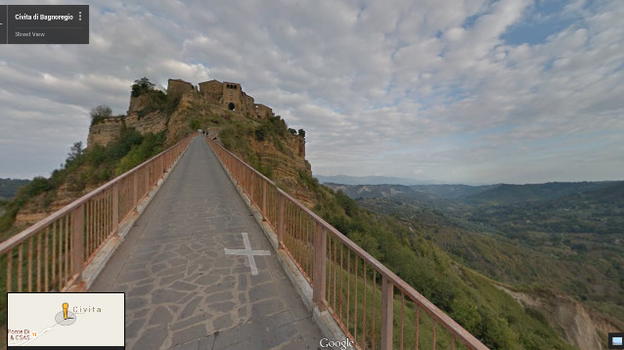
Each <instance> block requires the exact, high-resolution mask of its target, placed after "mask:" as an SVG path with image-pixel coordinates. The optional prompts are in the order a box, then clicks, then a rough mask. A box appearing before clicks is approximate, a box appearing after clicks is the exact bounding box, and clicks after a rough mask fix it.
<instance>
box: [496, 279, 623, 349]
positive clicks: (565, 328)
mask: <svg viewBox="0 0 624 350" xmlns="http://www.w3.org/2000/svg"><path fill="white" fill-rule="evenodd" d="M498 288H500V289H502V290H504V291H505V292H507V293H508V294H509V295H511V297H512V298H514V300H516V301H517V302H518V303H520V304H521V305H522V306H524V307H525V308H530V309H533V310H538V311H539V312H540V313H541V314H542V315H544V317H545V318H546V320H547V321H548V323H549V324H550V325H551V326H552V328H553V329H555V330H557V331H558V332H559V334H560V335H561V336H562V338H563V339H566V340H568V342H570V343H571V344H573V345H576V346H577V347H578V348H579V349H583V350H603V349H606V348H607V345H606V339H607V338H606V335H607V334H608V333H609V332H617V330H618V329H620V328H619V327H622V326H624V325H621V324H619V322H618V321H615V320H612V319H607V318H606V317H605V316H604V315H601V314H598V313H596V312H594V311H592V310H590V309H588V308H586V307H585V306H583V304H581V303H580V302H578V301H576V300H574V299H572V298H570V297H568V296H565V295H558V294H555V293H553V292H548V291H543V292H541V293H526V292H519V291H514V290H511V289H509V288H506V287H503V286H498Z"/></svg>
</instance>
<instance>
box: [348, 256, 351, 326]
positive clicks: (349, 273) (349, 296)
mask: <svg viewBox="0 0 624 350" xmlns="http://www.w3.org/2000/svg"><path fill="white" fill-rule="evenodd" d="M350 313H351V250H349V249H347V329H350V325H351V323H350V322H349V319H350Z"/></svg>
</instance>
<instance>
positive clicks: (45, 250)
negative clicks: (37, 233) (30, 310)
mask: <svg viewBox="0 0 624 350" xmlns="http://www.w3.org/2000/svg"><path fill="white" fill-rule="evenodd" d="M51 226H52V225H50V226H48V227H47V228H45V229H44V233H43V291H44V292H47V291H49V289H48V270H49V269H50V266H49V264H50V261H49V260H48V254H49V250H50V248H49V247H48V244H49V241H50V237H49V236H50V230H51V229H52V228H51Z"/></svg>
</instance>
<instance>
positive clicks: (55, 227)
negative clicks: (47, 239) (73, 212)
mask: <svg viewBox="0 0 624 350" xmlns="http://www.w3.org/2000/svg"><path fill="white" fill-rule="evenodd" d="M57 224H58V221H55V222H54V223H53V224H52V225H51V226H52V262H51V263H52V265H51V266H52V280H50V286H51V287H52V288H54V287H55V286H56V231H57V230H58V228H57V227H58V225H57Z"/></svg>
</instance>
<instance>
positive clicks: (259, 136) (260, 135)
mask: <svg viewBox="0 0 624 350" xmlns="http://www.w3.org/2000/svg"><path fill="white" fill-rule="evenodd" d="M254 133H255V135H256V140H258V141H261V142H262V141H264V140H265V139H266V131H265V130H264V129H263V128H258V129H256V131H255V132H254Z"/></svg>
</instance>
